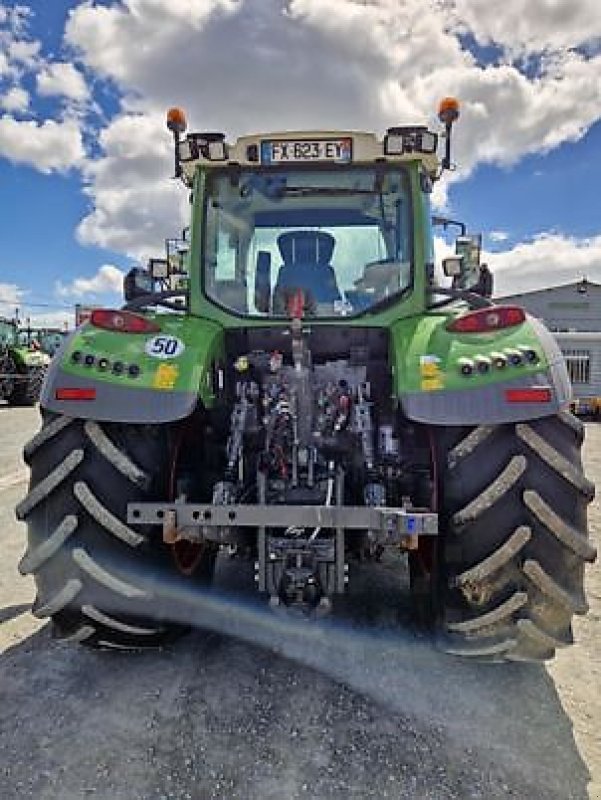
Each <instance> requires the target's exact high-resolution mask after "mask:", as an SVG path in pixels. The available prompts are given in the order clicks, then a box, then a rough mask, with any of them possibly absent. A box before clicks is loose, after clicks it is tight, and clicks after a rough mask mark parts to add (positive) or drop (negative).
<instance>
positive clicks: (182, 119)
mask: <svg viewBox="0 0 601 800" xmlns="http://www.w3.org/2000/svg"><path fill="white" fill-rule="evenodd" d="M167 127H168V128H169V130H170V131H173V132H174V133H183V132H184V131H185V130H186V128H187V127H188V123H187V122H186V115H185V114H184V112H183V110H182V109H181V108H177V106H174V107H173V108H170V109H169V111H168V112H167Z"/></svg>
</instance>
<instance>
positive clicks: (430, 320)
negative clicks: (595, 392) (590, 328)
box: [391, 308, 571, 425]
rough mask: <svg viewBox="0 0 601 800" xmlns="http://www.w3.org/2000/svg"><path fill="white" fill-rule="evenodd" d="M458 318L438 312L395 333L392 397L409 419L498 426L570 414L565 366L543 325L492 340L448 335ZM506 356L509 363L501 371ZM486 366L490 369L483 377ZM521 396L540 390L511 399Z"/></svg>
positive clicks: (528, 324) (526, 325)
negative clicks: (517, 357)
mask: <svg viewBox="0 0 601 800" xmlns="http://www.w3.org/2000/svg"><path fill="white" fill-rule="evenodd" d="M491 312H494V308H491ZM456 316H458V312H457V310H454V311H444V312H443V311H440V312H438V313H430V314H427V315H425V316H420V317H412V318H409V319H404V320H399V321H398V322H397V323H395V324H394V325H393V327H392V330H391V362H392V363H391V366H392V370H393V386H394V392H395V396H396V397H398V399H399V402H400V405H401V407H402V409H403V412H404V413H405V415H406V416H407V417H408V418H409V419H413V420H416V421H419V422H424V423H428V424H434V425H477V424H482V423H492V424H500V423H504V422H514V421H518V420H522V419H535V418H538V417H543V416H548V415H550V414H555V413H557V411H558V410H560V409H562V408H565V407H566V405H567V404H568V403H569V400H570V396H571V388H570V384H569V379H568V375H567V371H566V368H565V364H564V360H563V357H562V355H561V352H560V350H559V347H558V345H557V343H556V342H555V339H554V338H553V336H552V335H551V334H550V333H549V331H547V329H546V328H545V327H544V326H543V325H542V323H541V322H540V321H539V320H537V319H535V318H534V317H530V316H527V317H526V321H525V322H523V323H522V324H520V325H516V326H513V327H509V328H504V329H502V330H497V331H494V332H491V333H485V334H474V333H463V334H458V333H455V332H451V331H449V330H447V324H448V323H449V322H450V321H452V319H453V318H455V317H456ZM529 351H530V353H532V352H533V353H535V356H534V357H533V358H534V360H533V361H528V359H527V358H526V357H524V358H522V359H521V363H519V364H512V363H511V358H510V357H511V355H512V354H516V353H517V354H520V353H521V354H523V355H524V354H526V353H528V352H529ZM503 357H504V358H505V360H506V364H505V366H499V365H500V364H502V362H503ZM531 357H532V356H531ZM465 364H471V365H473V367H474V369H473V371H472V373H471V374H470V375H466V374H464V373H463V372H462V367H463V366H464V365H465ZM481 364H484V365H488V369H486V368H485V367H483V368H482V369H483V371H479V370H478V365H481ZM524 389H526V390H528V389H536V390H539V391H535V392H526V393H524V392H523V391H518V392H516V391H509V392H508V390H524ZM547 389H548V391H545V390H547ZM510 398H511V399H510Z"/></svg>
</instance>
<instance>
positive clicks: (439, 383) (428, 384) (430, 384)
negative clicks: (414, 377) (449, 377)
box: [422, 376, 444, 392]
mask: <svg viewBox="0 0 601 800" xmlns="http://www.w3.org/2000/svg"><path fill="white" fill-rule="evenodd" d="M443 388H444V383H443V380H442V378H441V377H440V376H436V377H434V378H422V391H424V392H432V391H435V390H436V389H443Z"/></svg>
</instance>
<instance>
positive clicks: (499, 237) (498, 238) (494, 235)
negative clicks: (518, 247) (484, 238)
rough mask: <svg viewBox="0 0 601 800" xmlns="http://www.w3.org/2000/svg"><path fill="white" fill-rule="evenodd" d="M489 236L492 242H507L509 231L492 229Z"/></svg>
mask: <svg viewBox="0 0 601 800" xmlns="http://www.w3.org/2000/svg"><path fill="white" fill-rule="evenodd" d="M488 238H489V239H490V241H491V242H506V241H507V239H509V234H508V233H507V231H490V232H489V234H488Z"/></svg>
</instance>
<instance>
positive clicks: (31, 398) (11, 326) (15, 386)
mask: <svg viewBox="0 0 601 800" xmlns="http://www.w3.org/2000/svg"><path fill="white" fill-rule="evenodd" d="M49 363H50V357H49V356H48V355H47V354H46V353H44V352H43V350H42V349H41V348H40V346H39V344H38V343H37V342H33V341H23V340H22V337H21V336H20V331H19V327H18V325H17V323H16V322H15V321H14V320H10V319H4V318H0V400H5V401H6V402H8V404H9V405H12V406H33V405H35V404H36V403H37V401H38V399H39V397H40V390H41V388H42V383H43V381H44V375H45V373H46V369H47V368H48V365H49Z"/></svg>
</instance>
